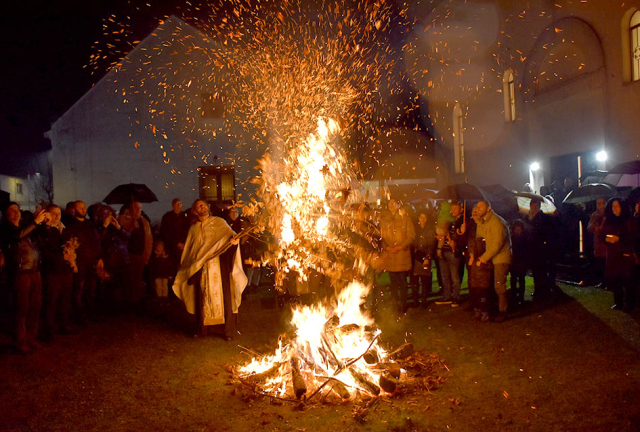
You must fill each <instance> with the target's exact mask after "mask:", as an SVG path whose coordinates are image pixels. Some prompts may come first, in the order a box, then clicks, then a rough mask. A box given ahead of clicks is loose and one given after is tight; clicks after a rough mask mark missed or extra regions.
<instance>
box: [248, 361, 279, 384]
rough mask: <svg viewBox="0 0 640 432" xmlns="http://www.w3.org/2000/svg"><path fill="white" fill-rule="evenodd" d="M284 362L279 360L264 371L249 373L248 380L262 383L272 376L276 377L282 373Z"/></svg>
mask: <svg viewBox="0 0 640 432" xmlns="http://www.w3.org/2000/svg"><path fill="white" fill-rule="evenodd" d="M283 364H284V362H277V363H275V364H274V365H273V366H271V367H270V368H269V369H267V370H266V371H264V372H260V373H257V374H254V375H249V376H248V377H247V380H249V381H251V382H254V383H260V382H263V381H266V380H268V379H270V378H274V377H276V376H278V375H279V374H280V368H281V367H282V365H283Z"/></svg>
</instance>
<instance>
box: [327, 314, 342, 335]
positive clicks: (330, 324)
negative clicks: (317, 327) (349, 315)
mask: <svg viewBox="0 0 640 432" xmlns="http://www.w3.org/2000/svg"><path fill="white" fill-rule="evenodd" d="M339 325H340V317H338V315H332V316H331V318H329V319H328V320H327V322H325V323H324V332H325V333H331V332H332V331H334V330H335V329H336V328H337V327H338V326H339Z"/></svg>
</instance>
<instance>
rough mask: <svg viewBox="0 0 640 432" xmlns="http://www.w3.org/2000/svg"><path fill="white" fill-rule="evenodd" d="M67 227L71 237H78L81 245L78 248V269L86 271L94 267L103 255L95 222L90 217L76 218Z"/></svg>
mask: <svg viewBox="0 0 640 432" xmlns="http://www.w3.org/2000/svg"><path fill="white" fill-rule="evenodd" d="M67 229H68V230H69V234H68V235H69V238H71V237H75V238H76V239H78V243H79V246H78V249H76V255H77V256H78V258H77V259H76V263H77V264H78V269H79V270H80V271H85V270H87V269H90V268H92V267H94V266H95V265H96V263H97V262H98V260H99V259H100V258H101V257H102V249H101V247H100V239H99V238H98V231H97V229H96V227H95V225H94V224H93V222H92V221H91V220H89V219H83V220H78V219H77V218H75V219H73V223H71V224H70V226H69V227H67Z"/></svg>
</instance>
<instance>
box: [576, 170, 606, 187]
mask: <svg viewBox="0 0 640 432" xmlns="http://www.w3.org/2000/svg"><path fill="white" fill-rule="evenodd" d="M607 174H608V172H607V171H600V170H595V171H589V172H586V173H583V174H582V177H580V184H582V185H587V184H593V183H602V181H603V179H604V178H605V177H606V176H607Z"/></svg>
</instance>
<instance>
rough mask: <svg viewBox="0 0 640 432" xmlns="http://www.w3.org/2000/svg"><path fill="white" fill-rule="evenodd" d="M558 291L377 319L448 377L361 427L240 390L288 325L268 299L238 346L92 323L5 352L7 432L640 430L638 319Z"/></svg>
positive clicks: (177, 326) (165, 321)
mask: <svg viewBox="0 0 640 432" xmlns="http://www.w3.org/2000/svg"><path fill="white" fill-rule="evenodd" d="M562 289H563V291H564V293H565V294H566V295H565V296H564V297H563V298H562V300H559V301H558V302H556V303H555V304H553V305H552V306H549V307H547V308H545V309H540V308H536V307H534V306H532V305H531V304H530V303H529V304H527V306H525V307H524V308H523V309H522V310H521V311H520V312H518V313H516V314H514V315H513V316H512V317H511V319H509V320H507V321H506V322H505V323H503V324H494V323H487V324H479V323H477V322H476V321H474V319H473V317H472V316H471V315H472V314H471V313H469V312H466V311H464V310H463V307H464V305H463V307H461V308H458V309H453V308H451V307H449V306H444V305H442V306H437V305H435V304H432V305H431V306H430V307H428V308H427V309H409V312H408V313H407V314H406V315H405V316H402V317H401V318H398V317H397V316H395V315H393V314H391V312H390V311H384V310H383V311H381V312H380V313H379V317H378V320H377V322H378V325H379V326H380V327H381V328H382V330H383V333H382V341H383V342H384V343H387V344H389V346H398V345H400V344H401V343H402V342H404V341H410V342H413V344H414V345H415V347H416V349H419V350H424V351H425V352H426V353H436V354H437V355H438V356H440V357H441V358H442V359H443V360H444V361H445V363H446V364H447V366H448V368H449V371H443V374H444V376H445V377H446V378H447V380H446V382H445V383H444V384H443V385H442V387H441V388H439V389H438V390H435V391H433V392H432V393H431V394H428V393H425V394H419V395H400V396H399V397H397V398H394V399H388V398H382V399H381V400H380V401H379V402H378V403H377V404H375V405H374V406H372V407H371V409H370V410H369V412H368V415H367V416H366V417H365V420H366V421H365V423H362V424H361V423H358V422H356V421H355V420H354V418H353V416H352V410H353V409H354V408H355V407H356V405H355V404H354V403H346V404H342V405H323V404H317V405H312V406H308V407H305V408H304V409H302V410H294V409H293V406H291V405H287V404H285V405H274V404H273V403H271V402H270V401H269V400H268V399H262V398H260V399H256V400H253V401H245V400H243V399H241V398H240V397H239V396H238V395H237V394H235V387H234V386H232V385H229V375H228V374H227V372H226V371H225V364H227V363H237V362H243V361H245V360H246V359H247V355H246V354H243V353H241V350H240V349H239V348H238V347H237V345H238V344H240V345H243V346H247V347H251V348H253V349H257V350H261V351H263V352H268V351H270V347H273V346H275V342H276V340H277V337H278V334H280V333H283V332H285V331H287V330H289V325H288V314H287V312H281V313H278V312H276V310H275V309H273V308H267V307H264V305H265V302H264V301H261V300H263V298H264V296H265V295H268V294H265V292H264V291H263V292H261V293H258V294H253V295H249V296H248V297H247V298H246V300H245V301H244V302H243V305H242V308H241V315H240V316H241V331H242V336H241V337H240V338H238V339H237V340H236V341H234V342H231V343H227V342H225V341H223V340H222V339H220V338H216V337H208V338H192V337H190V336H188V334H187V330H188V328H189V326H188V317H186V316H185V314H184V313H183V312H182V310H181V304H179V303H176V304H173V305H172V306H171V307H170V308H169V309H167V310H165V311H163V313H159V312H158V311H157V310H155V313H154V314H151V316H143V317H138V316H134V315H126V316H119V317H114V318H110V319H108V320H107V321H106V322H100V323H90V324H88V325H87V326H86V327H84V328H83V329H81V331H80V333H79V334H78V335H73V336H59V337H58V338H57V339H56V341H55V342H54V343H53V344H51V345H50V346H48V347H46V348H43V349H41V350H38V351H36V352H35V353H33V354H31V355H29V356H25V357H23V356H18V355H15V354H10V353H8V352H6V353H3V354H0V407H1V409H0V411H1V414H0V430H3V431H7V430H9V431H11V430H25V431H30V430H34V431H41V430H74V431H80V430H81V431H85V430H102V431H105V430H114V431H116V430H117V431H120V430H124V431H129V430H131V431H133V430H136V431H138V430H179V431H247V430H268V431H316V430H331V431H360V430H365V431H389V430H391V431H405V430H406V431H409V430H425V431H429V430H459V431H492V430H534V431H568V430H576V431H583V430H584V431H617V430H620V431H637V430H640V354H639V351H638V349H639V348H640V346H639V344H638V341H639V340H640V330H639V329H638V322H639V320H640V318H639V314H638V312H637V311H636V312H634V313H632V314H625V313H623V312H619V311H610V310H609V306H610V305H611V304H612V298H611V297H612V296H611V294H610V293H608V292H606V291H602V290H597V289H595V288H577V287H573V286H564V285H563V286H562ZM2 342H3V343H5V344H8V343H9V339H8V337H6V336H2ZM5 351H8V350H5Z"/></svg>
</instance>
